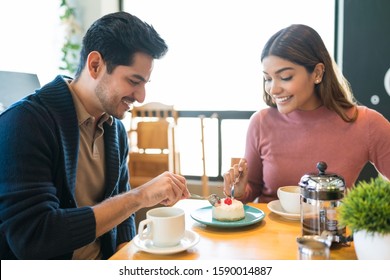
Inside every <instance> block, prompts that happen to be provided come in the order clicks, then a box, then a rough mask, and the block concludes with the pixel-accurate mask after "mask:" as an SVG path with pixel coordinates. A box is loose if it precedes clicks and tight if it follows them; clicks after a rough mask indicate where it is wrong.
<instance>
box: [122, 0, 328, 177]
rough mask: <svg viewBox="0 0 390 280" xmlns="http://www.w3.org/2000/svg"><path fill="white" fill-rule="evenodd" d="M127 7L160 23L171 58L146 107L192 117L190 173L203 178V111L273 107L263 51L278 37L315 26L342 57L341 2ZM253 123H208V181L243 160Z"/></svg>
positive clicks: (184, 141) (186, 123)
mask: <svg viewBox="0 0 390 280" xmlns="http://www.w3.org/2000/svg"><path fill="white" fill-rule="evenodd" d="M122 9H123V10H125V11H127V12H129V13H131V14H134V15H136V16H138V17H139V18H141V19H142V20H144V21H146V22H147V23H149V24H151V25H153V26H154V27H155V29H156V30H157V32H158V33H159V34H160V35H161V36H162V37H163V38H164V39H165V40H166V42H167V44H168V46H169V51H168V53H167V55H166V56H165V57H164V58H163V59H161V60H157V61H155V67H154V71H153V73H152V77H151V83H149V84H148V88H147V95H146V100H145V102H151V101H160V102H163V103H168V104H174V105H175V107H176V109H177V110H179V111H183V112H184V111H191V112H192V114H191V113H188V114H185V115H186V116H187V117H185V118H183V119H182V120H180V119H179V126H180V129H179V133H178V134H179V135H178V137H179V139H178V141H177V142H178V143H179V149H180V152H181V156H180V158H181V171H182V173H183V174H184V175H196V176H200V175H203V169H202V167H203V166H202V145H201V124H200V119H199V117H198V116H199V115H202V114H203V111H208V112H213V111H215V112H216V111H229V110H231V111H246V112H250V111H256V110H259V109H261V108H264V107H265V106H266V105H265V104H264V102H263V100H262V69H261V63H260V54H261V50H262V48H263V46H264V44H265V42H266V41H267V40H268V38H269V37H270V36H271V35H272V34H274V33H275V32H276V31H278V30H279V29H281V28H284V27H286V26H288V25H290V24H293V23H303V24H307V25H310V26H312V27H313V28H315V29H316V30H317V31H318V32H319V34H320V35H321V37H322V38H323V40H324V42H325V44H326V45H327V47H328V50H329V52H330V53H331V54H333V52H334V51H333V50H334V30H335V1H329V0H316V1H313V0H295V1H291V0H274V1H261V0H245V1H242V0H192V1H191V0H186V1H182V0H123V1H122ZM194 111H196V112H197V114H196V113H194ZM188 115H191V116H190V117H188ZM193 115H195V117H193ZM209 115H212V113H210V114H209ZM218 117H219V119H218ZM248 118H249V117H247V118H246V119H231V118H230V117H227V118H226V119H225V117H224V116H223V115H220V116H217V117H214V118H213V117H212V118H209V117H208V118H205V119H204V135H205V153H206V154H205V161H206V173H207V175H208V176H210V177H218V176H221V174H222V173H223V172H225V171H226V170H227V169H228V168H229V166H230V158H231V157H241V156H243V154H244V149H245V137H246V129H247V126H248ZM219 178H220V177H219Z"/></svg>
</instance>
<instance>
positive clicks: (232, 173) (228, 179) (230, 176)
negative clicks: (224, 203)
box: [223, 158, 248, 200]
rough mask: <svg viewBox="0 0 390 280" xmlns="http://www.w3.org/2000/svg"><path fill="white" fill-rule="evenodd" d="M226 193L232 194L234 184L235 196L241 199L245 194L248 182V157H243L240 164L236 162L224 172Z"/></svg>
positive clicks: (227, 194)
mask: <svg viewBox="0 0 390 280" xmlns="http://www.w3.org/2000/svg"><path fill="white" fill-rule="evenodd" d="M223 181H224V182H223V185H224V193H225V195H226V196H231V189H232V186H233V184H234V182H236V184H235V185H234V198H236V199H238V200H241V198H243V197H244V194H245V186H246V184H247V182H248V167H247V162H246V159H244V158H242V159H241V160H240V162H239V163H238V164H234V165H233V166H232V167H231V168H230V169H229V170H228V171H227V172H225V173H224V174H223Z"/></svg>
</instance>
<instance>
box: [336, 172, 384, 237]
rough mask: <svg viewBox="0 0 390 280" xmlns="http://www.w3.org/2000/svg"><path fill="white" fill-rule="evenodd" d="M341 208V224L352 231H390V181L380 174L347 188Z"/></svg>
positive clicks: (382, 232) (380, 232) (381, 232)
mask: <svg viewBox="0 0 390 280" xmlns="http://www.w3.org/2000/svg"><path fill="white" fill-rule="evenodd" d="M339 210H340V212H339V219H340V223H341V225H343V226H347V227H348V228H349V229H350V230H351V231H352V232H356V231H359V230H366V231H367V232H368V233H379V234H387V233H390V181H387V180H386V179H384V178H382V177H381V176H378V177H376V178H372V179H371V180H370V181H368V182H367V181H361V182H359V183H358V184H357V185H355V186H354V187H353V188H351V189H349V190H347V193H346V195H345V197H344V199H343V202H342V203H341V206H340V209H339Z"/></svg>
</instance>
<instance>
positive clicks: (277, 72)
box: [263, 67, 294, 75]
mask: <svg viewBox="0 0 390 280" xmlns="http://www.w3.org/2000/svg"><path fill="white" fill-rule="evenodd" d="M286 70H294V68H293V67H284V68H281V69H279V70H278V71H276V72H275V74H280V73H281V72H283V71H286ZM263 73H264V74H267V75H268V73H267V72H265V71H263Z"/></svg>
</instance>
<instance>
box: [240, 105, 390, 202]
mask: <svg viewBox="0 0 390 280" xmlns="http://www.w3.org/2000/svg"><path fill="white" fill-rule="evenodd" d="M358 110H359V116H358V119H357V120H356V121H355V122H353V123H347V122H345V121H343V120H342V119H341V118H340V117H339V116H338V115H337V114H336V113H335V112H332V111H330V110H328V109H326V108H325V107H324V106H322V107H320V108H318V109H316V110H313V111H297V110H296V111H294V112H292V113H290V114H286V115H284V114H281V113H279V112H278V110H277V109H276V108H267V109H264V110H261V111H259V112H256V113H255V114H254V115H253V116H252V117H251V120H250V124H249V128H248V132H247V140H246V150H245V158H246V159H247V162H248V169H249V173H248V185H247V188H246V195H245V199H244V202H248V201H253V200H254V199H255V198H256V197H259V201H260V202H269V201H271V200H275V199H277V196H276V190H277V188H278V187H280V186H285V185H298V183H299V181H300V179H301V177H302V176H303V175H304V174H306V173H312V172H318V171H317V170H316V164H317V162H319V161H324V162H326V163H327V165H328V169H327V170H326V173H336V174H338V175H340V176H343V177H344V179H345V181H346V185H347V186H348V187H350V186H352V185H353V184H354V183H355V181H356V179H357V178H358V176H359V173H360V171H361V169H362V168H363V167H364V165H365V164H366V163H367V162H368V161H370V162H372V163H373V164H374V165H375V167H376V168H377V170H378V171H379V172H380V173H381V174H383V175H384V176H386V177H387V178H390V123H389V121H388V120H387V119H385V118H384V117H383V116H382V115H381V114H379V113H378V112H376V111H374V110H371V109H369V108H367V107H364V106H359V107H358Z"/></svg>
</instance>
